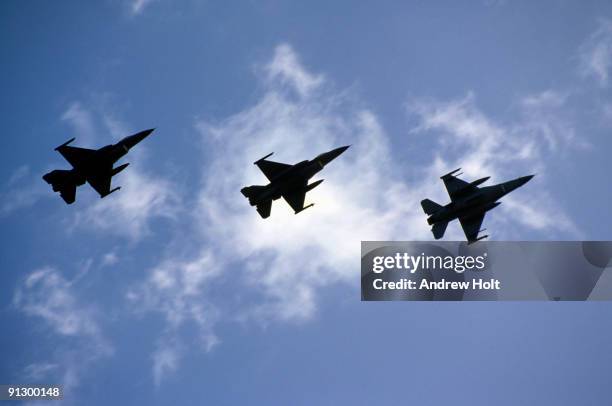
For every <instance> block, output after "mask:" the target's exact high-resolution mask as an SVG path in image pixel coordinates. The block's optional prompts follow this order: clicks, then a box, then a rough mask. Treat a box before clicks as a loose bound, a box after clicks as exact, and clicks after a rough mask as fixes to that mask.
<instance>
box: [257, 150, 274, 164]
mask: <svg viewBox="0 0 612 406" xmlns="http://www.w3.org/2000/svg"><path fill="white" fill-rule="evenodd" d="M272 154H274V152H270V153H269V154H268V155H266V156H265V157H263V158H259V159H258V160H257V161H255V162H253V164H254V165H257V164H258V163H260V162H261V161H263V160H265V159H267V158H270V157H271V156H272Z"/></svg>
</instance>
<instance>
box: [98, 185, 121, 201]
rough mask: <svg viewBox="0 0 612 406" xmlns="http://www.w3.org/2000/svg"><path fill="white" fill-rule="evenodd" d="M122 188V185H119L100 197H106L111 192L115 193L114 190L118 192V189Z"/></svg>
mask: <svg viewBox="0 0 612 406" xmlns="http://www.w3.org/2000/svg"><path fill="white" fill-rule="evenodd" d="M120 189H121V186H117V187H116V188H114V189H111V191H110V192H108V193H107V194H105V195H103V196H100V198H101V199H103V198H105V197H106V196H108V195H110V194H111V193H114V192H116V191H117V190H120Z"/></svg>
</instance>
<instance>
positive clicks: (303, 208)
mask: <svg viewBox="0 0 612 406" xmlns="http://www.w3.org/2000/svg"><path fill="white" fill-rule="evenodd" d="M313 206H314V203H310V204H309V205H308V206H304V207H302V210H298V211H296V212H295V214H298V213H301V212H303V211H304V210H306V209H308V208H310V207H313Z"/></svg>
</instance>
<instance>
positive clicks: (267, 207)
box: [257, 200, 272, 219]
mask: <svg viewBox="0 0 612 406" xmlns="http://www.w3.org/2000/svg"><path fill="white" fill-rule="evenodd" d="M271 210H272V200H267V201H265V202H263V203H259V204H258V205H257V212H258V213H259V215H260V216H261V218H264V219H267V218H268V217H270V211H271Z"/></svg>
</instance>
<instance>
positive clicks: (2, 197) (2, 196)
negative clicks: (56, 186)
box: [0, 165, 48, 218]
mask: <svg viewBox="0 0 612 406" xmlns="http://www.w3.org/2000/svg"><path fill="white" fill-rule="evenodd" d="M45 186H46V185H45V184H44V182H43V180H42V179H41V178H40V177H39V176H38V175H36V174H33V173H32V171H31V170H30V167H29V166H28V165H22V166H20V167H19V168H17V169H16V170H15V171H14V172H13V173H12V174H11V175H10V176H9V179H8V181H7V182H6V183H5V184H4V185H3V186H2V188H1V189H0V218H1V217H4V216H8V215H10V214H12V213H13V212H15V211H16V210H19V209H23V208H26V207H31V206H33V205H34V204H35V203H36V202H37V201H39V200H40V199H41V198H42V197H44V196H47V195H48V190H47V188H46V187H45Z"/></svg>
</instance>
